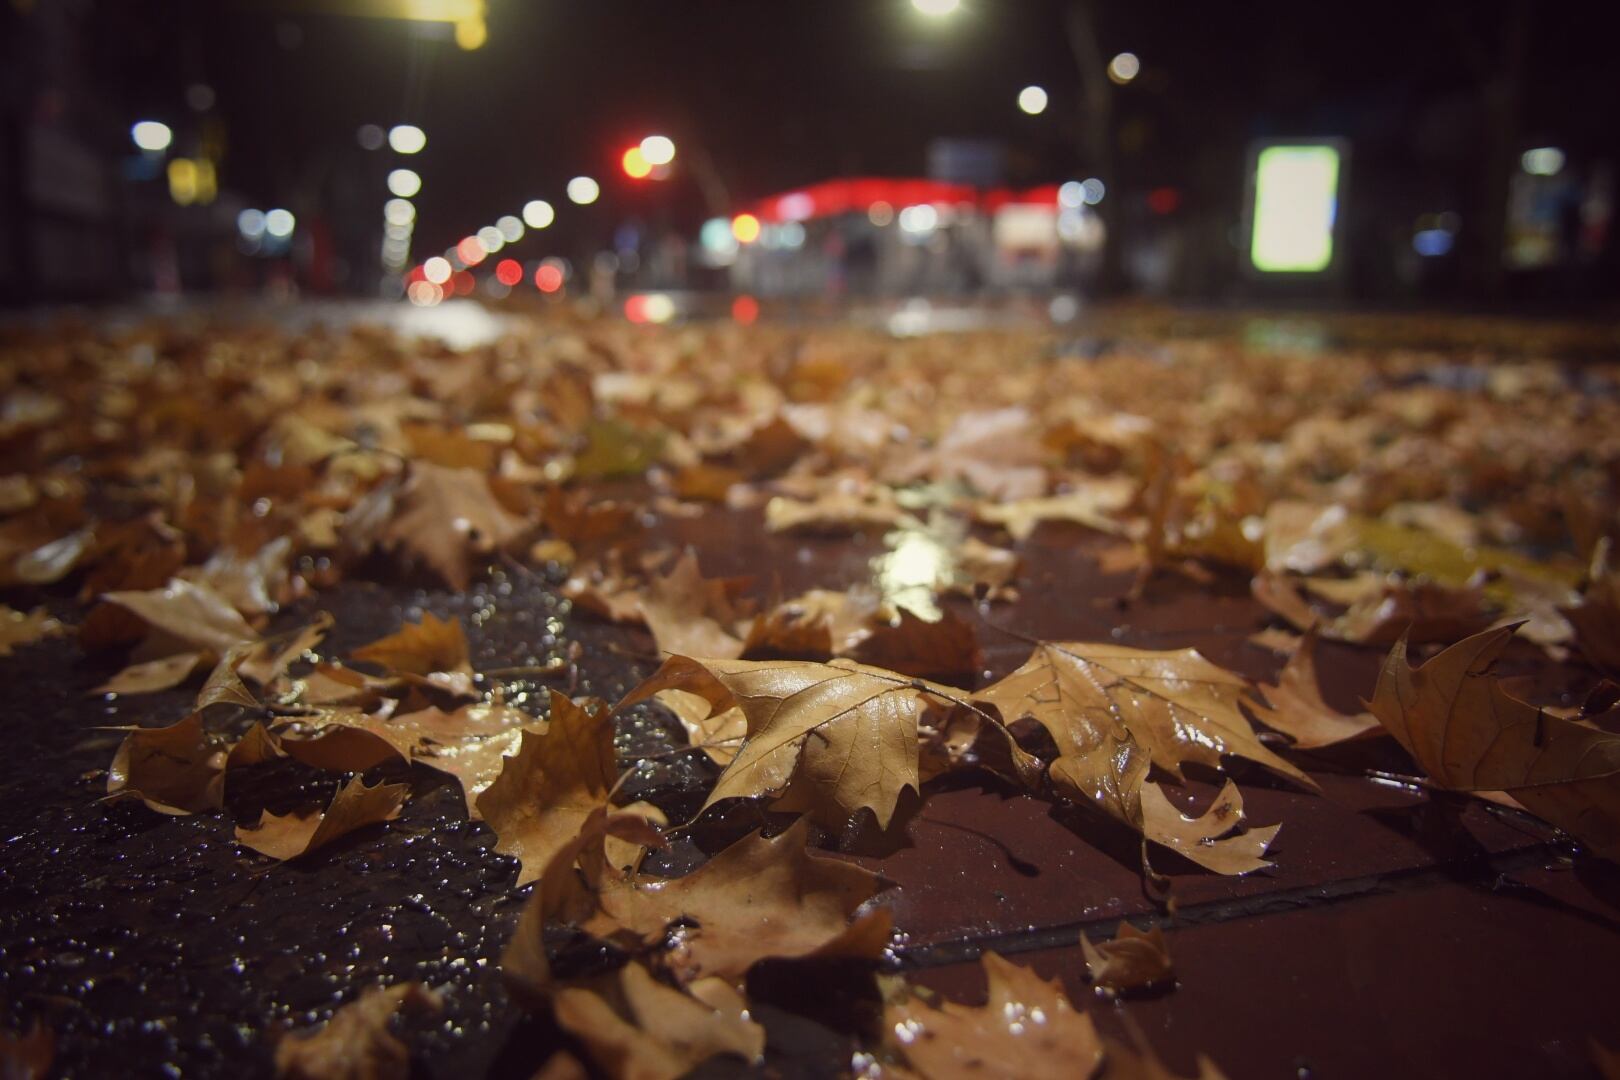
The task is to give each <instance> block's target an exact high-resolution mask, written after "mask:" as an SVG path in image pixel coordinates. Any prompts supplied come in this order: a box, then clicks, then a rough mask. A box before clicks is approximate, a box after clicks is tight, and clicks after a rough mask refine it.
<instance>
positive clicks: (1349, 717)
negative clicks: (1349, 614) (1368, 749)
mask: <svg viewBox="0 0 1620 1080" xmlns="http://www.w3.org/2000/svg"><path fill="white" fill-rule="evenodd" d="M1260 692H1261V693H1263V694H1264V695H1265V697H1266V701H1267V702H1269V703H1270V704H1261V703H1256V704H1253V705H1250V706H1249V708H1250V711H1251V712H1253V713H1254V715H1255V718H1256V719H1258V720H1259V721H1260V722H1261V723H1262V724H1265V725H1266V726H1267V727H1269V728H1272V729H1273V730H1276V731H1280V732H1282V733H1283V734H1284V735H1287V736H1288V737H1289V738H1290V739H1292V740H1293V741H1294V745H1295V746H1297V747H1299V748H1300V749H1302V750H1314V749H1316V748H1318V747H1322V746H1332V745H1334V744H1335V743H1341V742H1345V741H1347V740H1350V739H1358V738H1361V737H1363V736H1366V735H1369V734H1372V733H1375V732H1377V731H1379V730H1381V729H1380V728H1379V726H1378V718H1377V717H1375V716H1373V714H1372V713H1369V712H1359V713H1354V714H1347V713H1342V712H1340V711H1339V710H1337V709H1335V708H1334V707H1333V706H1331V705H1329V704H1328V703H1327V702H1326V701H1325V700H1323V698H1322V689H1321V686H1320V685H1319V684H1318V682H1317V678H1316V628H1315V627H1312V628H1310V629H1309V630H1307V631H1305V635H1304V636H1303V637H1301V638H1300V639H1299V645H1298V646H1297V647H1296V648H1295V649H1294V655H1293V656H1291V657H1289V658H1288V663H1287V664H1285V665H1284V666H1283V669H1282V671H1281V673H1279V674H1278V676H1277V683H1276V685H1275V686H1268V685H1266V684H1264V683H1262V684H1261V686H1260Z"/></svg>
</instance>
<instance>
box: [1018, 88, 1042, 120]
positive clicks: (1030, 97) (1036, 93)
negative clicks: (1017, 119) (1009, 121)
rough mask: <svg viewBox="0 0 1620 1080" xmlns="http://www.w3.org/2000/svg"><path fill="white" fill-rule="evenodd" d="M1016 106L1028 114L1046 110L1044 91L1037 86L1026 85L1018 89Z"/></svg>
mask: <svg viewBox="0 0 1620 1080" xmlns="http://www.w3.org/2000/svg"><path fill="white" fill-rule="evenodd" d="M1018 107H1019V108H1020V109H1022V110H1023V111H1024V112H1025V113H1027V114H1029V115H1030V116H1039V115H1040V114H1041V113H1043V112H1045V111H1046V91H1045V90H1043V89H1042V88H1041V87H1039V86H1026V87H1024V88H1023V89H1022V90H1020V91H1018Z"/></svg>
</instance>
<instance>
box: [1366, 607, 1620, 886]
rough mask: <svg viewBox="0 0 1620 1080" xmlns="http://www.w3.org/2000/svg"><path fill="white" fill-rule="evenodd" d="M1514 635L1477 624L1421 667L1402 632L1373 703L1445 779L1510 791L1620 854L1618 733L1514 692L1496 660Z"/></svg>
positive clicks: (1607, 853)
mask: <svg viewBox="0 0 1620 1080" xmlns="http://www.w3.org/2000/svg"><path fill="white" fill-rule="evenodd" d="M1512 636H1513V627H1511V626H1506V627H1499V628H1497V629H1495V630H1487V631H1485V632H1484V633H1481V634H1475V635H1474V636H1473V637H1470V638H1468V639H1466V640H1464V641H1460V642H1458V643H1457V644H1455V645H1453V646H1451V647H1450V648H1448V649H1445V650H1444V651H1442V652H1441V653H1439V654H1438V655H1437V656H1435V657H1434V658H1433V659H1431V660H1430V661H1429V662H1428V663H1426V664H1424V665H1423V666H1422V667H1418V668H1413V667H1412V666H1411V665H1410V664H1409V663H1408V662H1407V659H1406V642H1405V641H1398V642H1396V643H1395V647H1394V648H1393V649H1391V650H1390V653H1389V657H1388V658H1387V659H1386V660H1385V661H1384V667H1383V670H1382V671H1380V672H1379V675H1378V686H1377V688H1376V690H1374V692H1373V697H1372V701H1371V702H1370V704H1369V708H1371V709H1372V712H1373V715H1374V716H1376V717H1377V718H1378V721H1379V723H1381V724H1383V725H1384V727H1385V729H1386V730H1388V731H1389V733H1390V734H1391V735H1393V736H1395V738H1396V740H1397V741H1399V742H1400V744H1401V745H1402V746H1403V747H1405V748H1406V750H1407V752H1408V753H1410V754H1411V755H1412V758H1413V760H1415V761H1416V762H1417V764H1418V767H1419V768H1421V769H1422V770H1423V771H1424V773H1426V774H1427V775H1428V777H1429V778H1430V779H1431V780H1432V781H1434V782H1435V783H1437V784H1439V785H1440V786H1441V787H1445V788H1450V789H1452V790H1455V791H1504V792H1506V793H1507V794H1508V795H1510V796H1511V797H1513V798H1514V799H1516V800H1518V801H1519V802H1520V803H1521V804H1523V805H1524V807H1525V808H1526V809H1528V810H1529V811H1530V812H1531V813H1532V814H1535V815H1537V816H1538V817H1541V818H1545V819H1546V820H1547V821H1549V822H1551V823H1552V824H1554V825H1556V826H1558V827H1559V828H1561V829H1564V830H1566V831H1568V832H1569V833H1571V834H1572V835H1574V836H1575V837H1576V838H1578V839H1580V840H1581V841H1583V842H1585V843H1586V844H1588V845H1590V846H1591V848H1592V850H1594V851H1595V852H1597V853H1598V854H1600V855H1602V856H1604V857H1605V858H1609V859H1620V736H1616V735H1612V734H1609V733H1608V732H1606V731H1603V730H1600V729H1598V728H1595V727H1590V726H1587V725H1586V724H1581V723H1576V722H1574V721H1570V720H1564V719H1561V718H1559V717H1557V716H1553V715H1551V714H1549V713H1548V712H1547V711H1546V710H1544V709H1538V708H1536V707H1535V706H1533V705H1530V704H1527V703H1526V702H1523V701H1520V700H1518V699H1517V698H1513V697H1509V696H1508V694H1507V693H1506V692H1505V691H1504V690H1503V689H1502V686H1501V684H1500V682H1498V681H1497V680H1496V679H1493V678H1492V677H1491V676H1490V667H1491V664H1492V663H1493V662H1494V661H1495V659H1496V657H1497V656H1498V655H1499V654H1500V653H1501V651H1502V649H1503V648H1504V647H1505V646H1506V645H1507V642H1508V639H1509V638H1511V637H1512Z"/></svg>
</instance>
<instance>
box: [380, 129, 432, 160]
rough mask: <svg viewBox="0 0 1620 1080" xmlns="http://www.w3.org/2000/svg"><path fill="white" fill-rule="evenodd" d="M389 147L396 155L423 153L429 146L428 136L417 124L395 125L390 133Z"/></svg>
mask: <svg viewBox="0 0 1620 1080" xmlns="http://www.w3.org/2000/svg"><path fill="white" fill-rule="evenodd" d="M388 145H389V146H391V147H393V150H394V153H396V154H417V153H421V151H422V147H424V146H426V145H427V135H426V134H425V133H424V132H423V131H422V129H421V128H419V127H417V126H416V125H415V124H395V125H394V126H393V127H392V128H390V129H389V131H388Z"/></svg>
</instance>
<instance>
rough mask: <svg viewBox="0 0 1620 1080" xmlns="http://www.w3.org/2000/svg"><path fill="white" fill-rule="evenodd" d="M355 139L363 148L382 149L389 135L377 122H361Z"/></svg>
mask: <svg viewBox="0 0 1620 1080" xmlns="http://www.w3.org/2000/svg"><path fill="white" fill-rule="evenodd" d="M354 141H355V142H357V143H359V144H360V149H362V150H381V149H382V148H383V143H385V142H387V141H388V136H387V135H386V134H385V133H384V132H383V129H382V128H380V127H378V126H377V125H376V124H361V125H360V127H359V128H358V129H357V130H356V131H355V133H354Z"/></svg>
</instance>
